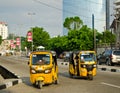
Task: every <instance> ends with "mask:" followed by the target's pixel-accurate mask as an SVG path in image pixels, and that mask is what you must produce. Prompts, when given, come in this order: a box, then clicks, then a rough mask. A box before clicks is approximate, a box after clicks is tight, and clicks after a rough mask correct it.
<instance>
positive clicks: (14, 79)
mask: <svg viewBox="0 0 120 93" xmlns="http://www.w3.org/2000/svg"><path fill="white" fill-rule="evenodd" d="M0 74H1V76H2V77H3V78H4V80H3V82H1V84H0V90H1V89H5V88H8V87H11V86H14V85H16V84H18V83H22V79H20V76H18V75H17V74H15V73H12V72H10V71H9V70H7V69H6V68H4V67H3V66H1V65H0Z"/></svg>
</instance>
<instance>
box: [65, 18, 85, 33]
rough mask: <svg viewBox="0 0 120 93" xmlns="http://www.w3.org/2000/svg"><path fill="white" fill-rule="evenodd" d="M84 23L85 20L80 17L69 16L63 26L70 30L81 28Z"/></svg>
mask: <svg viewBox="0 0 120 93" xmlns="http://www.w3.org/2000/svg"><path fill="white" fill-rule="evenodd" d="M82 25H83V21H82V20H81V19H80V18H79V17H78V16H75V17H67V18H66V19H65V21H64V23H63V26H64V27H65V28H67V29H68V31H70V30H79V29H80V28H81V27H82Z"/></svg>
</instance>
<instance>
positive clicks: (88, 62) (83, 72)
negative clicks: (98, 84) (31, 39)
mask: <svg viewBox="0 0 120 93" xmlns="http://www.w3.org/2000/svg"><path fill="white" fill-rule="evenodd" d="M96 65H97V60H96V53H95V51H73V52H72V53H71V54H70V62H69V75H70V76H71V77H73V76H80V77H87V78H88V79H89V80H93V76H95V75H96V67H97V66H96Z"/></svg>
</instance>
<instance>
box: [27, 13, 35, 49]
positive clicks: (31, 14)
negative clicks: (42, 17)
mask: <svg viewBox="0 0 120 93" xmlns="http://www.w3.org/2000/svg"><path fill="white" fill-rule="evenodd" d="M28 15H30V17H31V28H32V16H33V15H35V13H28ZM31 32H32V51H33V42H34V41H33V30H32V31H31Z"/></svg>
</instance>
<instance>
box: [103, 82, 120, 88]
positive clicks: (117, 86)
mask: <svg viewBox="0 0 120 93" xmlns="http://www.w3.org/2000/svg"><path fill="white" fill-rule="evenodd" d="M101 84H103V85H107V86H111V87H115V88H120V86H117V85H113V84H109V83H105V82H101Z"/></svg>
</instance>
